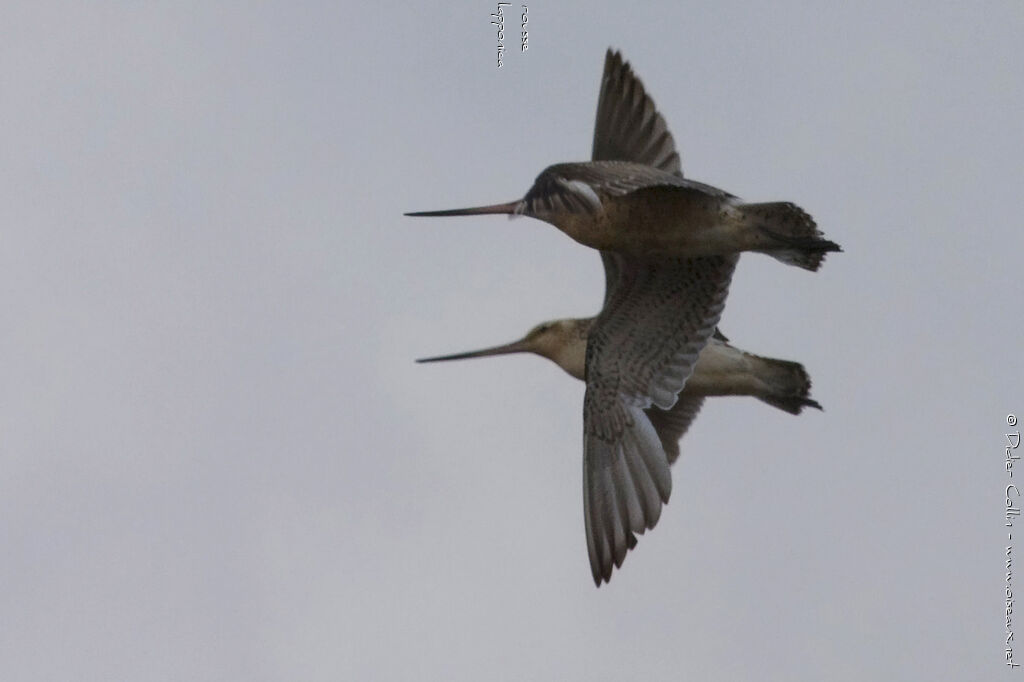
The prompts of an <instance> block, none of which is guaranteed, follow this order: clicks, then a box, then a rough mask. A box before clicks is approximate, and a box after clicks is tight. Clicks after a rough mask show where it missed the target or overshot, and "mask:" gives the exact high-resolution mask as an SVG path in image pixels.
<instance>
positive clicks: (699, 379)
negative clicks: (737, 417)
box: [685, 342, 760, 396]
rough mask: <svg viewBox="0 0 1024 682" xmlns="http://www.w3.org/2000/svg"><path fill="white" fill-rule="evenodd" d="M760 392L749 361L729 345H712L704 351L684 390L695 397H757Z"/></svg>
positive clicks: (758, 383) (713, 343) (712, 343)
mask: <svg viewBox="0 0 1024 682" xmlns="http://www.w3.org/2000/svg"><path fill="white" fill-rule="evenodd" d="M759 390H760V382H758V380H757V377H756V375H755V373H754V372H753V370H752V368H751V366H750V361H749V359H748V358H747V357H746V356H745V355H744V354H743V353H742V352H740V351H738V350H736V349H735V348H732V347H730V346H725V345H720V344H717V343H715V342H711V343H709V344H708V345H707V346H705V347H704V350H703V351H701V354H700V356H699V357H698V359H697V364H696V365H695V366H694V368H693V374H692V375H690V378H689V380H688V381H687V382H686V388H685V391H686V392H688V393H690V394H692V395H701V396H724V395H756V394H757V393H758V391H759Z"/></svg>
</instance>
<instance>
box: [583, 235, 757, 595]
mask: <svg viewBox="0 0 1024 682" xmlns="http://www.w3.org/2000/svg"><path fill="white" fill-rule="evenodd" d="M602 259H603V260H604V262H605V264H606V279H607V284H606V286H607V290H606V295H605V306H604V309H603V310H602V311H601V314H600V315H598V317H597V319H596V320H595V322H594V324H593V326H592V328H591V330H590V335H589V337H588V340H587V357H586V382H587V392H586V396H585V398H584V401H583V429H584V444H583V485H584V490H583V504H584V519H585V525H586V531H587V549H588V551H589V553H590V567H591V571H592V574H593V576H594V581H595V582H596V583H597V584H599V585H600V583H601V581H602V580H604V581H607V580H608V579H610V577H611V572H612V567H613V566H620V565H621V564H622V561H623V559H624V558H625V556H626V552H627V551H628V550H629V549H630V548H632V547H633V545H635V544H636V538H635V536H634V533H643V532H644V531H645V530H646V529H648V528H653V527H654V525H655V524H656V523H657V521H658V517H659V516H660V514H661V505H662V504H664V503H665V502H667V501H668V498H669V494H670V493H671V490H672V481H671V475H670V472H669V458H668V455H667V454H666V449H665V447H664V445H663V438H662V437H661V436H660V435H659V434H658V432H657V431H656V430H655V427H654V425H653V424H652V423H651V420H650V419H649V418H648V417H647V415H645V414H644V410H645V409H646V408H650V407H652V406H656V407H659V408H662V409H665V410H668V409H671V408H672V406H673V405H674V404H675V402H676V396H677V394H678V393H679V392H680V391H681V390H682V389H683V387H684V385H685V383H686V380H687V379H688V378H689V376H690V374H691V373H692V371H693V366H694V364H695V363H696V362H697V356H698V355H699V354H700V351H701V349H702V348H703V347H704V345H705V344H706V343H707V341H708V338H710V337H711V335H712V334H713V333H714V330H715V325H717V324H718V319H719V318H720V317H721V314H722V309H723V307H724V305H725V297H726V294H727V293H728V290H729V282H730V280H731V278H732V272H733V269H734V268H735V266H736V261H737V257H735V256H728V257H723V256H715V257H709V258H691V259H665V260H658V261H646V260H637V259H633V258H628V257H625V256H622V255H619V254H615V253H602Z"/></svg>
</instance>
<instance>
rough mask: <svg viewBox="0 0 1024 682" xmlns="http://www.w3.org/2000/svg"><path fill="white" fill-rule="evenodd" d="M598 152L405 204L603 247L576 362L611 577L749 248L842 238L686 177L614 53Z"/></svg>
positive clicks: (663, 462) (785, 250) (656, 485)
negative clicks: (493, 192)
mask: <svg viewBox="0 0 1024 682" xmlns="http://www.w3.org/2000/svg"><path fill="white" fill-rule="evenodd" d="M592 157H593V160H592V161H590V162H583V163H572V164H556V165H554V166H551V167H549V168H547V169H546V170H544V171H543V172H542V173H541V174H540V176H538V178H537V180H536V182H535V183H534V186H533V187H532V188H531V189H530V191H529V192H527V194H526V196H525V197H523V199H521V200H518V201H513V202H509V203H506V204H497V205H493V206H485V207H480V208H472V209H456V210H453V211H433V212H426V213H412V214H407V215H432V216H449V215H480V214H488V213H506V214H510V215H529V216H532V217H535V218H539V219H541V220H544V221H546V222H550V223H552V224H554V225H555V226H556V227H558V228H559V229H561V230H562V231H563V232H565V233H566V234H568V235H569V236H570V237H572V238H573V239H575V240H577V241H578V242H580V243H583V244H585V245H587V246H591V247H593V248H596V249H598V250H599V251H600V253H601V260H602V263H603V265H604V271H605V297H604V303H603V306H602V309H601V311H600V313H599V314H598V315H597V317H596V318H593V320H592V321H591V322H590V324H589V326H588V330H587V335H586V350H585V352H584V356H583V367H582V370H581V371H579V372H578V373H579V374H581V376H582V378H583V379H584V381H585V382H586V392H585V395H584V401H583V432H584V438H583V507H584V514H583V516H584V525H585V530H586V539H587V553H588V555H589V557H590V567H591V574H592V576H593V578H594V582H595V584H596V585H598V586H600V585H601V584H602V583H603V582H607V581H608V580H610V579H611V575H612V570H613V567H621V565H622V562H623V560H624V559H625V556H626V554H627V552H628V551H629V550H630V549H632V548H633V547H634V546H635V545H636V542H637V540H636V534H642V533H644V532H645V530H647V529H650V528H653V527H654V526H655V524H656V523H657V522H658V519H659V517H660V515H661V507H662V505H663V504H664V503H665V502H667V501H668V499H669V496H670V494H671V490H672V478H671V473H670V469H669V464H670V453H677V452H678V450H677V449H676V447H677V443H678V436H674V435H672V434H675V433H678V434H679V435H682V431H684V430H685V428H686V426H687V424H688V423H689V420H692V418H693V416H695V415H696V409H694V408H693V406H692V404H691V405H690V406H689V407H687V406H686V405H684V406H682V407H680V408H679V411H678V412H673V409H674V406H675V405H676V404H677V396H678V395H679V394H680V392H681V391H683V390H684V388H685V386H686V385H687V381H688V379H689V378H690V376H691V374H692V373H693V371H694V367H695V365H696V364H697V360H698V357H699V356H700V354H701V352H702V350H703V349H704V348H705V346H706V344H707V343H708V342H709V340H711V339H712V337H713V335H714V333H715V330H716V328H717V325H718V321H719V319H720V317H721V314H722V310H723V308H724V306H725V299H726V296H727V294H728V290H729V283H730V281H731V278H732V274H733V270H734V269H735V266H736V263H737V260H738V258H739V253H740V252H741V251H747V250H753V251H762V252H764V253H767V254H769V255H771V256H774V257H775V258H777V259H779V260H781V261H783V262H784V263H788V264H792V265H797V266H799V267H802V268H805V269H808V270H812V271H813V270H817V269H818V267H819V266H820V264H821V262H822V259H823V258H824V254H825V253H827V252H829V251H836V250H839V247H838V245H836V244H835V243H833V242H831V241H828V240H825V239H823V238H822V236H821V233H820V232H819V231H818V230H817V227H816V225H815V223H814V221H813V220H812V219H811V218H810V217H809V216H808V215H807V214H806V213H804V212H803V211H802V210H801V209H799V208H797V207H796V206H794V205H793V204H789V203H772V204H745V203H742V202H740V201H739V200H738V199H736V197H734V196H732V195H730V194H728V193H727V192H723V191H722V190H717V189H715V188H713V187H710V186H709V185H704V184H701V183H697V182H693V181H690V180H686V179H684V178H683V175H682V170H681V164H680V160H679V155H678V152H676V149H675V142H674V140H673V138H672V135H671V133H670V132H669V130H668V127H667V125H666V124H665V121H664V119H663V117H662V116H661V114H660V113H659V112H658V111H657V108H656V107H655V106H654V102H653V101H652V100H651V98H650V97H649V96H648V95H647V93H646V92H645V90H644V87H643V85H642V83H641V82H640V80H639V79H638V78H637V77H636V76H635V75H634V74H633V72H632V69H630V67H629V65H628V64H627V63H626V62H624V61H623V60H622V57H621V56H620V55H619V54H618V53H617V52H613V51H611V50H609V51H608V53H607V55H606V58H605V68H604V73H603V75H602V79H601V89H600V95H599V98H598V107H597V118H596V125H595V130H594V144H593V150H592ZM574 362H577V363H578V358H577V359H575V360H574ZM574 368H575V369H577V370H578V369H579V368H578V365H574ZM697 407H699V405H698V406H697ZM648 415H665V416H664V418H663V417H661V416H658V417H649V416H648ZM673 415H675V416H673ZM659 420H661V421H659ZM669 422H672V423H669ZM665 440H669V441H671V445H668V446H666V444H665V442H664V441H665ZM671 457H674V454H672V455H671Z"/></svg>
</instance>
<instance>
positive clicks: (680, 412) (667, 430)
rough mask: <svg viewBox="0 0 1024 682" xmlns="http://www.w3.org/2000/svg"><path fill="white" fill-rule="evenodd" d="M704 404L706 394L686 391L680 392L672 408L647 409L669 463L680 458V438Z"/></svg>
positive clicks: (673, 462) (648, 416)
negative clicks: (689, 393)
mask: <svg viewBox="0 0 1024 682" xmlns="http://www.w3.org/2000/svg"><path fill="white" fill-rule="evenodd" d="M703 404H704V396H700V395H696V396H694V395H687V393H686V392H685V391H684V392H682V393H680V394H679V399H678V400H677V401H676V404H675V405H673V406H672V409H671V410H662V409H661V408H658V407H652V408H649V409H648V410H647V411H646V414H647V418H648V419H650V420H651V424H652V425H653V426H654V430H655V431H657V433H658V438H659V439H661V446H662V447H663V448H665V454H666V455H667V456H668V463H669V464H675V462H676V460H677V459H679V440H680V439H681V438H682V437H683V435H684V434H686V431H687V430H688V429H689V428H690V424H692V423H693V420H694V419H696V418H697V413H698V412H700V408H701V406H702V405H703Z"/></svg>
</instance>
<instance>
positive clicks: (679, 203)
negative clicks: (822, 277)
mask: <svg viewBox="0 0 1024 682" xmlns="http://www.w3.org/2000/svg"><path fill="white" fill-rule="evenodd" d="M670 150H671V151H670ZM592 156H593V160H591V161H582V162H576V163H558V164H555V165H552V166H548V167H547V168H545V169H544V170H543V171H542V172H541V173H540V175H538V176H537V179H536V180H535V181H534V183H533V186H532V187H531V188H530V189H529V191H527V193H526V195H525V196H524V197H523V198H522V199H517V200H515V201H509V202H505V203H501V204H492V205H489V206H478V207H474V208H457V209H448V210H441V211H418V212H413V213H406V214H405V215H407V216H426V217H439V216H467V215H487V214H507V215H510V216H520V215H525V216H529V217H531V218H537V219H538V220H543V221H544V222H547V223H551V224H552V225H554V226H555V227H557V228H558V229H559V230H561V231H562V232H564V233H565V234H567V235H568V236H569V237H571V238H572V239H574V240H576V241H577V242H579V243H580V244H584V245H586V246H590V247H592V248H595V249H599V250H601V251H608V252H614V253H619V254H622V255H626V256H631V257H635V258H692V257H695V256H716V255H717V256H722V255H733V254H738V253H740V252H743V251H757V252H761V253H765V254H768V255H770V256H772V257H774V258H776V259H778V260H780V261H782V262H783V263H786V264H789V265H795V266H797V267H801V268H804V269H806V270H811V271H815V270H817V269H818V268H819V267H820V266H821V263H822V261H823V260H824V257H825V254H826V253H828V252H830V251H839V250H840V247H839V245H838V244H836V243H835V242H832V241H829V240H827V239H824V238H823V237H822V233H821V232H820V231H819V230H818V228H817V225H816V224H815V222H814V219H813V218H811V216H810V215H808V214H807V213H806V212H804V210H803V209H801V208H800V207H799V206H797V205H795V204H793V203H790V202H770V203H745V202H743V201H741V200H740V199H739V198H737V197H736V196H734V195H732V194H730V193H729V192H726V191H724V190H721V189H718V188H716V187H712V186H711V185H706V184H704V183H701V182H696V181H693V180H689V179H686V178H684V177H683V174H682V170H681V168H680V163H679V156H678V154H677V153H676V152H675V151H674V144H673V141H672V136H671V134H670V133H669V131H668V128H667V126H666V125H665V122H664V119H663V118H662V117H661V115H660V114H659V113H658V111H657V109H655V107H654V103H653V101H652V100H651V99H650V98H649V97H648V96H647V95H646V93H645V92H644V89H643V85H642V84H641V83H640V80H639V79H638V78H636V77H635V76H634V75H633V73H632V70H631V69H630V68H629V65H628V64H627V63H626V62H623V61H622V58H621V56H620V55H619V54H618V53H614V52H612V51H611V50H609V52H608V54H607V56H606V59H605V73H604V77H603V78H602V85H601V94H600V97H599V100H598V118H597V125H596V130H595V135H594V147H593V154H592Z"/></svg>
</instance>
